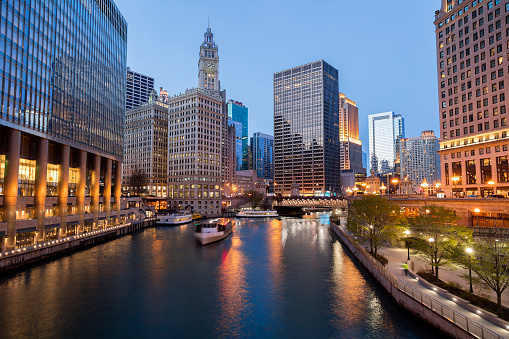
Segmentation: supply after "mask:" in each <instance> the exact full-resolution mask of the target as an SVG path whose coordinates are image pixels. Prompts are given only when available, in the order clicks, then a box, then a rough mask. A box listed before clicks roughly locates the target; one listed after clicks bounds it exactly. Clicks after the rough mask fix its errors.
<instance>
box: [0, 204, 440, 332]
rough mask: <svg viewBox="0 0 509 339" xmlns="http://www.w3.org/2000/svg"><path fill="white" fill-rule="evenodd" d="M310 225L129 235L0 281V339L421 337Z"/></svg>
mask: <svg viewBox="0 0 509 339" xmlns="http://www.w3.org/2000/svg"><path fill="white" fill-rule="evenodd" d="M311 217H312V218H304V219H300V218H281V220H277V219H273V220H240V219H237V220H236V224H235V226H234V231H233V235H232V236H230V237H229V238H227V239H226V240H223V241H221V242H218V243H215V244H211V245H207V246H204V247H202V246H200V245H199V244H198V243H197V242H196V241H195V240H194V234H193V232H194V224H192V223H191V224H187V225H184V226H180V227H155V228H148V229H145V230H143V231H140V232H138V233H135V234H131V235H127V236H125V237H122V238H119V239H116V240H113V241H110V242H107V243H103V244H100V245H97V246H94V247H91V248H89V249H86V250H82V251H79V252H75V253H72V254H68V255H66V256H63V257H59V258H56V259H53V260H50V261H46V262H42V263H38V264H37V265H33V266H29V267H24V268H22V269H18V270H15V271H11V272H6V273H3V274H2V277H1V278H0V300H2V304H3V305H4V307H3V308H2V312H0V323H1V324H2V326H0V337H2V338H21V337H38V338H57V337H60V338H62V337H72V338H86V337H88V338H90V337H103V338H106V337H180V338H184V337H186V338H193V337H212V338H216V337H219V338H230V337H243V338H245V337H292V338H311V337H312V338H433V337H439V336H440V335H441V334H440V332H438V331H436V330H435V329H434V328H432V327H431V326H429V325H428V324H427V323H425V322H423V321H421V320H420V319H417V318H416V317H414V316H412V315H411V314H410V313H408V312H406V311H405V310H403V309H402V308H400V307H399V306H397V304H396V303H395V302H394V301H393V300H392V299H391V298H390V297H389V296H388V295H386V294H385V292H384V291H383V290H382V289H381V288H380V287H379V286H378V285H377V283H376V281H375V280H374V279H372V278H371V277H370V276H369V275H368V273H367V272H365V271H364V270H363V269H362V268H361V267H360V266H359V265H358V264H357V263H356V262H354V261H353V260H352V258H351V257H350V256H349V254H348V253H347V250H346V249H344V248H343V247H342V245H341V244H340V243H339V241H338V239H337V238H336V236H335V235H333V234H332V233H331V232H330V230H329V222H328V214H326V213H320V214H316V215H313V216H311Z"/></svg>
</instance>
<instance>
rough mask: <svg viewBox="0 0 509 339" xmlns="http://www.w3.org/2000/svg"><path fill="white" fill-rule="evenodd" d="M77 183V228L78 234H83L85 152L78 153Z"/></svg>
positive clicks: (85, 174)
mask: <svg viewBox="0 0 509 339" xmlns="http://www.w3.org/2000/svg"><path fill="white" fill-rule="evenodd" d="M78 167H79V169H80V170H79V174H78V183H77V185H76V207H77V210H78V211H77V212H78V214H79V216H80V222H79V226H78V230H79V233H82V232H83V229H84V220H85V218H84V217H85V185H86V180H87V152H86V151H79V159H78Z"/></svg>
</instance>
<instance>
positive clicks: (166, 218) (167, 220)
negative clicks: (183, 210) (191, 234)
mask: <svg viewBox="0 0 509 339" xmlns="http://www.w3.org/2000/svg"><path fill="white" fill-rule="evenodd" d="M192 220H193V218H192V216H191V214H164V215H158V216H157V221H156V224H158V225H169V226H171V225H181V224H185V223H188V222H190V221H192Z"/></svg>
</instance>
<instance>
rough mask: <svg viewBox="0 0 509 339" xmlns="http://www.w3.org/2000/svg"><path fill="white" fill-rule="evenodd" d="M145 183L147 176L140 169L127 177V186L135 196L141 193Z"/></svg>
mask: <svg viewBox="0 0 509 339" xmlns="http://www.w3.org/2000/svg"><path fill="white" fill-rule="evenodd" d="M146 182H147V175H146V174H145V171H144V170H142V169H138V168H135V169H134V171H133V173H132V174H131V176H130V177H129V186H131V188H132V190H133V192H134V194H135V195H138V194H140V193H142V192H143V186H145V184H146Z"/></svg>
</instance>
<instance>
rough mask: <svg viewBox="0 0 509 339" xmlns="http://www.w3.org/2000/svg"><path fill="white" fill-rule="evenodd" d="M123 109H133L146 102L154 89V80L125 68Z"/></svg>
mask: <svg viewBox="0 0 509 339" xmlns="http://www.w3.org/2000/svg"><path fill="white" fill-rule="evenodd" d="M126 79H127V80H126V97H125V109H126V110H129V109H133V108H136V107H138V106H140V105H141V104H144V103H146V102H148V97H149V95H150V93H151V92H152V90H153V89H154V78H152V77H149V76H148V75H144V74H141V73H138V72H134V71H131V68H129V67H127V78H126Z"/></svg>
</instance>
